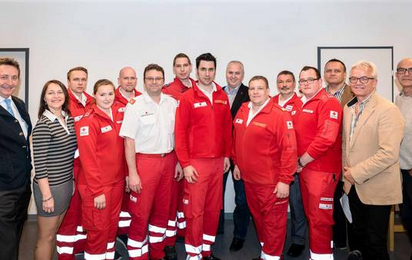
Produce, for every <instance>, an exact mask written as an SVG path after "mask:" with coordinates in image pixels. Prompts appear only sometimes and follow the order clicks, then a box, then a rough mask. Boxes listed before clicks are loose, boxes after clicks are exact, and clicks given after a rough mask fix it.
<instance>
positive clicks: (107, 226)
mask: <svg viewBox="0 0 412 260" xmlns="http://www.w3.org/2000/svg"><path fill="white" fill-rule="evenodd" d="M123 190H124V181H123V180H122V181H119V182H117V183H115V184H113V185H111V186H104V187H103V194H104V195H105V198H106V207H105V208H104V209H96V208H95V207H94V196H92V194H91V193H90V190H89V189H88V187H87V185H79V192H80V196H81V197H82V219H83V226H84V228H85V229H86V231H87V240H86V248H85V252H84V259H85V260H89V259H93V260H97V259H98V260H100V259H101V260H104V259H114V252H115V247H114V244H115V239H116V234H117V227H118V226H117V225H118V222H119V213H120V206H121V202H122V196H123Z"/></svg>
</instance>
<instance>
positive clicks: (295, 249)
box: [288, 244, 305, 257]
mask: <svg viewBox="0 0 412 260" xmlns="http://www.w3.org/2000/svg"><path fill="white" fill-rule="evenodd" d="M304 249H305V245H298V244H292V245H291V246H290V247H289V250H288V256H291V257H298V256H300V255H301V254H302V252H303V250H304Z"/></svg>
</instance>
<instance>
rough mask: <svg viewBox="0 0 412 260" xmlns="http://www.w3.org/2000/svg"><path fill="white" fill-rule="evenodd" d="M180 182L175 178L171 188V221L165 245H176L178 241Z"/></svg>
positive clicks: (168, 224) (168, 225)
mask: <svg viewBox="0 0 412 260" xmlns="http://www.w3.org/2000/svg"><path fill="white" fill-rule="evenodd" d="M180 183H181V181H180V182H177V181H176V180H175V179H173V181H172V185H171V187H170V188H171V190H170V211H169V221H168V223H167V230H166V239H165V242H164V243H165V246H174V245H175V242H176V234H177V223H176V222H177V221H176V220H177V202H178V192H179V187H180Z"/></svg>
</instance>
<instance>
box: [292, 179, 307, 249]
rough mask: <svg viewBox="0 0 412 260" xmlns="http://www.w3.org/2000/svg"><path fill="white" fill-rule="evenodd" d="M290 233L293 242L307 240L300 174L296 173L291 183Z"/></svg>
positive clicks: (297, 242) (301, 242)
mask: <svg viewBox="0 0 412 260" xmlns="http://www.w3.org/2000/svg"><path fill="white" fill-rule="evenodd" d="M289 206H290V220H291V221H290V230H291V232H290V235H291V240H292V243H293V244H298V245H304V244H305V241H306V217H305V211H304V209H303V205H302V196H301V195H300V186H299V176H298V175H297V174H295V176H294V181H293V183H292V184H291V185H290V192H289Z"/></svg>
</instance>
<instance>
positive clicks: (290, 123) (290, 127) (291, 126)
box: [286, 121, 293, 129]
mask: <svg viewBox="0 0 412 260" xmlns="http://www.w3.org/2000/svg"><path fill="white" fill-rule="evenodd" d="M286 126H287V127H288V129H293V123H292V121H286Z"/></svg>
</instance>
